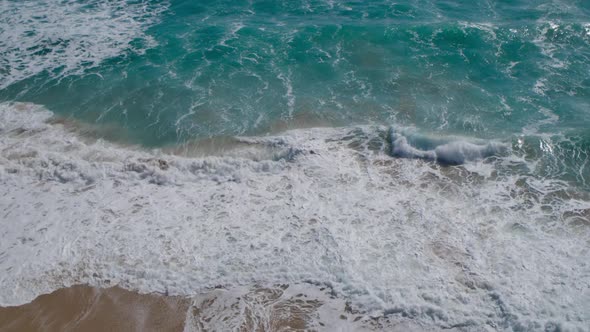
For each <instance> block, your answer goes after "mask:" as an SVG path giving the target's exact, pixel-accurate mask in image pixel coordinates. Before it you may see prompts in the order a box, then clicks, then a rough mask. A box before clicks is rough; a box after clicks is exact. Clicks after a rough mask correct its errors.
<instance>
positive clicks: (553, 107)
mask: <svg viewBox="0 0 590 332" xmlns="http://www.w3.org/2000/svg"><path fill="white" fill-rule="evenodd" d="M26 3H27V4H28V6H26V7H25V6H21V5H20V2H18V1H5V2H3V3H2V17H3V24H2V36H3V37H5V38H3V41H1V42H0V54H1V55H2V63H1V66H0V75H1V76H0V82H2V83H1V85H0V87H1V90H0V101H12V100H18V101H27V102H34V103H38V104H42V105H45V106H47V107H48V108H49V109H51V110H52V111H54V112H56V113H57V114H59V115H62V116H67V117H73V118H75V119H79V120H81V121H87V122H90V123H98V124H109V125H114V126H116V127H117V128H119V130H116V131H115V132H116V133H117V134H116V135H115V134H113V133H110V134H105V136H106V138H109V137H108V136H109V135H115V136H120V137H110V138H113V139H117V138H119V139H121V137H123V138H124V139H125V140H130V141H132V142H134V143H140V144H143V145H146V146H162V145H169V144H175V143H179V142H185V141H187V140H191V139H202V138H211V137H217V136H228V135H229V136H232V135H261V134H265V133H268V132H270V131H272V130H273V128H277V126H278V127H279V128H285V127H286V128H292V127H297V126H300V125H301V123H309V124H308V125H314V124H321V125H329V126H350V125H358V124H379V125H384V126H392V125H394V126H403V127H415V128H416V129H418V130H419V131H422V132H424V133H428V134H436V135H463V136H468V137H476V138H484V139H499V140H504V141H508V142H509V143H510V144H512V143H514V142H516V141H518V138H519V137H521V139H522V140H524V141H526V143H527V145H528V148H530V150H531V151H529V153H532V154H534V155H535V156H534V158H537V157H538V158H545V159H547V163H548V164H550V163H552V162H553V163H555V162H557V160H551V159H552V158H556V159H558V161H559V162H560V163H563V164H562V165H560V166H555V167H559V168H560V169H559V170H551V171H550V172H552V173H560V174H562V173H568V174H569V177H568V178H569V179H570V180H571V179H573V180H577V181H578V182H581V183H586V181H588V176H589V174H590V173H589V172H590V170H589V169H590V167H587V166H586V160H587V158H588V154H587V153H588V150H589V149H590V78H588V73H589V72H590V3H588V2H586V1H565V2H558V1H406V2H393V1H369V2H365V1H170V2H159V1H110V2H107V5H105V4H104V3H102V2H100V1H61V3H62V7H63V8H60V7H59V6H58V5H57V4H52V2H47V1H27V2H26ZM43 5H46V6H47V7H48V8H50V9H51V10H49V11H45V12H44V9H43ZM105 6H107V7H108V8H104V7H105ZM23 7H24V8H23ZM27 10H28V11H30V13H27V12H26V11H27ZM125 11H127V12H128V13H127V14H125V15H123V12H125ZM129 13H130V14H129ZM51 15H54V16H55V17H48V16H51ZM59 15H62V16H59ZM93 15H94V16H93ZM98 15H100V16H99V19H96V17H95V16H98ZM70 21H71V22H70ZM23 22H26V23H25V24H23ZM88 22H89V25H88ZM13 24H17V25H18V24H23V27H22V29H16V31H15V30H14V29H12V28H11V27H10V25H13ZM68 24H70V25H69V26H68ZM109 24H110V25H112V27H111V28H108V27H105V26H104V25H109ZM81 27H84V29H82V28H81ZM134 29H140V30H139V32H137V31H134ZM121 30H123V32H121ZM127 30H128V31H127ZM113 31H116V32H117V33H113ZM9 36H11V37H10V38H8V37H9ZM93 52H94V53H93ZM69 53H71V54H69ZM19 57H20V58H19ZM32 68H34V69H32ZM277 124H280V125H277ZM530 135H536V136H535V137H534V138H532V137H530ZM540 137H542V138H540ZM544 146H549V147H551V151H548V150H547V149H545V148H544ZM533 150H534V151H533ZM546 154H550V155H546ZM532 158H533V157H532ZM547 167H550V166H547ZM548 172H549V171H548Z"/></svg>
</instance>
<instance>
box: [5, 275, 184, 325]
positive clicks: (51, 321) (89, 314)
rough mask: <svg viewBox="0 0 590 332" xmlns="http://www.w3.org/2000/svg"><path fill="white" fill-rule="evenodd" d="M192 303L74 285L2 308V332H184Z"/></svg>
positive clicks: (120, 290)
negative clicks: (24, 302) (187, 314)
mask: <svg viewBox="0 0 590 332" xmlns="http://www.w3.org/2000/svg"><path fill="white" fill-rule="evenodd" d="M189 305H190V300H188V299H184V298H180V297H174V296H160V295H154V294H150V295H141V294H138V293H134V292H130V291H127V290H124V289H121V288H118V287H113V288H107V289H97V288H93V287H89V286H73V287H70V288H63V289H59V290H57V291H55V292H53V293H51V294H46V295H41V296H39V297H38V298H36V299H35V300H34V301H33V302H31V303H27V304H24V305H21V306H17V307H0V331H5V332H8V331H19V332H27V331H85V332H93V331H182V330H183V328H184V321H185V317H186V312H187V309H188V307H189Z"/></svg>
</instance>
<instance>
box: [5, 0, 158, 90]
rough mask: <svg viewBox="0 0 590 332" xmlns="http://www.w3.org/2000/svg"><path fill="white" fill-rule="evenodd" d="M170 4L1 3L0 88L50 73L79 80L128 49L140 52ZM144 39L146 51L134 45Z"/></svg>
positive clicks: (151, 43) (122, 0)
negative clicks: (149, 32) (71, 76)
mask: <svg viewBox="0 0 590 332" xmlns="http://www.w3.org/2000/svg"><path fill="white" fill-rule="evenodd" d="M165 8H166V3H165V2H164V3H162V4H156V5H154V4H148V3H146V2H143V1H141V2H129V1H126V0H116V1H107V2H105V1H94V0H93V1H85V2H80V1H75V0H66V1H46V0H36V1H2V3H0V16H2V17H3V19H2V20H1V21H0V59H1V60H0V82H1V83H0V89H4V88H6V87H8V86H10V85H11V84H13V83H15V82H18V81H21V80H24V79H27V78H30V77H33V76H35V75H38V74H40V73H47V74H49V75H50V76H51V77H63V76H67V75H79V74H82V73H83V72H84V70H86V69H88V68H92V67H96V66H97V65H98V64H99V63H101V62H102V61H103V60H105V59H108V58H112V57H115V56H119V55H121V54H122V53H123V52H125V51H126V50H131V51H133V52H142V51H143V50H144V47H152V46H154V45H155V41H154V40H152V39H151V38H150V37H149V36H147V35H146V34H145V32H144V31H145V29H146V28H147V27H149V26H150V25H152V24H154V23H155V21H156V19H157V17H158V14H159V13H160V12H162V11H163V10H164V9H165ZM136 40H143V41H144V42H143V46H139V47H131V46H130V43H131V42H132V41H136Z"/></svg>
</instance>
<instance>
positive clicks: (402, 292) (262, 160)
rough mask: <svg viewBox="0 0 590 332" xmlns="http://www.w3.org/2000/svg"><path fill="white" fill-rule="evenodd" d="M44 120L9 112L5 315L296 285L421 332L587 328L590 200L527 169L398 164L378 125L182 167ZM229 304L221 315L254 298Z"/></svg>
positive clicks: (10, 108)
mask: <svg viewBox="0 0 590 332" xmlns="http://www.w3.org/2000/svg"><path fill="white" fill-rule="evenodd" d="M49 115H50V113H49V112H48V111H47V110H44V109H43V108H42V107H39V106H35V105H30V104H6V103H5V104H0V123H3V124H5V123H8V125H4V126H3V127H2V128H1V131H0V182H1V183H0V239H1V241H0V271H1V273H0V284H2V287H1V288H0V303H1V304H3V305H8V304H19V303H23V302H27V301H30V300H31V299H33V298H34V297H35V296H36V295H39V294H41V293H46V292H49V291H51V290H53V289H56V288H59V287H63V286H66V285H71V284H77V283H89V284H92V285H99V286H105V285H113V284H119V285H121V286H123V287H126V288H130V289H136V290H139V291H142V292H153V291H158V292H167V293H169V294H183V295H189V296H190V295H194V294H199V293H200V292H201V291H203V290H204V289H205V288H208V287H214V286H217V285H221V286H223V287H224V288H225V289H228V292H234V291H231V290H232V289H236V288H235V287H239V285H254V284H258V285H274V284H276V283H288V284H290V285H293V287H295V288H296V287H303V286H304V285H306V284H314V285H326V287H329V288H330V290H331V291H330V292H331V293H333V295H335V296H337V299H342V300H343V301H349V302H350V305H351V306H352V307H353V308H355V310H360V311H361V312H363V314H361V315H365V316H374V317H381V318H380V319H390V318H392V319H398V320H402V319H403V320H410V321H412V322H414V323H415V324H418V325H415V326H433V327H436V328H451V327H457V326H458V327H463V328H464V329H467V330H477V331H481V330H498V329H499V330H543V329H545V328H549V327H552V326H553V327H558V328H560V329H561V330H568V329H570V330H576V329H577V330H583V329H585V328H587V326H589V322H590V316H589V312H588V310H587V309H588V303H590V292H589V291H588V285H589V284H590V265H588V262H587V258H588V254H589V252H588V241H589V238H590V233H589V229H590V226H589V221H588V219H589V217H590V204H589V202H588V200H587V198H584V196H583V195H582V194H580V193H577V192H576V191H575V190H573V189H572V188H570V187H568V186H567V184H566V183H564V182H563V181H555V180H550V179H543V178H537V177H535V176H533V175H531V174H530V173H528V172H523V173H522V174H518V173H517V172H509V171H508V170H511V169H518V168H519V167H520V166H519V163H521V162H524V161H521V160H519V159H518V158H506V159H502V158H498V160H496V161H494V160H490V159H489V158H488V159H484V160H480V161H472V162H468V164H467V165H468V167H467V166H466V167H464V166H452V167H447V166H440V165H438V164H436V163H433V162H428V161H424V160H420V159H405V158H393V157H391V156H390V155H388V154H387V153H382V152H381V151H385V152H387V144H388V143H387V140H386V139H380V137H381V136H383V131H382V130H374V129H373V128H356V129H351V128H332V129H329V128H315V129H305V130H303V129H302V130H293V131H288V132H285V133H283V134H282V135H280V136H274V137H258V138H248V139H243V140H242V141H243V142H242V144H245V145H246V146H255V147H257V148H256V149H254V151H258V152H256V153H258V157H257V158H254V159H256V160H254V159H252V158H244V157H243V156H241V155H240V153H233V154H232V153H230V154H229V155H227V156H218V157H207V158H198V159H195V158H184V157H179V156H174V155H169V154H163V153H161V152H160V153H159V152H157V151H144V150H140V149H133V148H126V147H122V146H117V145H114V144H111V143H108V142H102V141H96V142H93V143H92V142H89V141H88V140H83V139H81V138H80V137H79V136H77V135H76V134H75V133H72V132H71V131H68V130H67V128H66V127H64V125H63V124H60V123H59V122H56V121H53V122H55V123H54V124H48V123H46V122H45V120H46V119H47V118H48V116H49ZM385 132H386V131H385ZM379 146H381V147H379ZM383 146H385V148H383ZM269 151H270V153H269ZM253 153H254V152H253ZM232 155H233V156H232ZM477 155H478V156H479V155H481V156H482V157H484V153H483V152H478V153H477ZM463 160H464V161H467V160H468V158H465V159H463ZM490 168H491V169H490ZM480 170H481V171H480ZM295 285H299V286H295ZM302 285H303V286H302ZM235 292H237V293H236V294H237V295H236V296H233V295H231V296H230V298H232V299H233V300H227V301H226V300H223V301H222V303H229V302H231V301H238V302H239V301H246V300H240V294H242V293H244V292H246V291H240V290H239V289H238V290H237V291H235ZM240 292H241V293H240ZM294 292H299V291H294ZM232 294H233V293H232ZM289 296H291V295H289ZM318 296H320V295H318ZM320 297H321V296H320ZM222 298H223V299H227V296H225V295H224V296H222ZM321 298H322V299H324V300H325V301H329V300H328V299H326V298H324V297H321ZM328 298H329V296H328ZM337 299H336V300H335V301H338V300H337ZM195 301H196V302H195V305H198V304H199V303H200V302H199V297H196V299H195ZM240 303H241V302H239V303H238V304H237V306H241V305H243V304H240ZM330 303H332V304H333V305H335V306H339V304H337V303H336V302H330ZM332 304H330V306H331V305H332ZM330 306H328V307H324V309H318V310H331V309H329V308H331V307H330ZM340 306H341V305H340ZM264 310H266V309H264ZM264 310H263V312H266V311H264ZM320 316H321V314H320ZM314 317H315V316H314ZM385 317H389V318H385ZM191 319H192V318H191ZM312 319H315V318H313V317H312ZM189 320H190V319H189ZM213 321H215V320H213ZM347 321H348V318H347ZM230 323H231V322H228V321H219V324H230ZM318 324H319V323H318ZM220 326H226V325H220ZM330 326H332V327H334V326H335V325H330ZM351 326H353V327H354V326H355V325H351ZM317 327H318V328H319V327H321V325H317ZM325 328H326V329H329V328H330V327H328V326H326V327H325ZM353 329H354V328H353Z"/></svg>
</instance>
